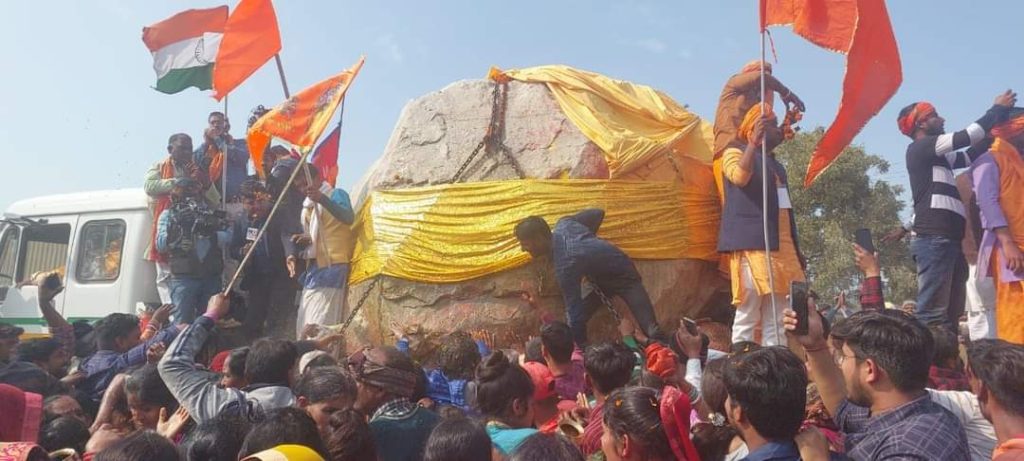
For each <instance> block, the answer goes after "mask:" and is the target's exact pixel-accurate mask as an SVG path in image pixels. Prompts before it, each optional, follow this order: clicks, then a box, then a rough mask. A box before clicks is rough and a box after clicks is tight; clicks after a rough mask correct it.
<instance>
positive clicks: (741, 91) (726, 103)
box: [714, 60, 804, 157]
mask: <svg viewBox="0 0 1024 461" xmlns="http://www.w3.org/2000/svg"><path fill="white" fill-rule="evenodd" d="M763 64H764V71H765V76H764V85H765V93H767V95H766V97H765V101H767V102H768V105H771V104H772V99H773V98H772V96H773V95H774V94H775V93H779V96H780V97H781V98H782V101H783V102H785V103H786V105H793V106H796V108H797V109H798V110H799V111H800V112H803V111H804V103H803V101H801V100H800V98H798V97H797V96H796V95H795V94H793V92H792V91H790V90H789V88H786V86H785V85H783V84H782V82H780V81H779V80H778V79H776V78H775V77H773V76H772V65H771V64H770V63H763ZM761 65H762V61H760V60H754V61H751V62H748V63H747V64H746V65H744V66H743V67H742V68H741V69H740V72H739V73H738V74H736V75H733V76H732V77H729V80H728V81H726V82H725V87H724V88H722V95H721V96H719V98H718V108H717V109H716V110H715V125H714V133H715V157H719V156H721V155H722V152H724V151H725V148H726V147H729V146H730V145H735V146H736V147H740V148H742V147H741V145H740V144H737V141H736V130H737V129H738V128H739V125H740V121H742V120H743V115H744V114H746V113H747V111H749V110H750V107H751V106H753V105H755V104H757V103H759V102H761V96H760V95H759V94H758V93H760V91H761Z"/></svg>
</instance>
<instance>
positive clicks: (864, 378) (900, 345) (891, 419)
mask: <svg viewBox="0 0 1024 461" xmlns="http://www.w3.org/2000/svg"><path fill="white" fill-rule="evenodd" d="M808 304H809V305H810V306H809V307H810V308H811V310H810V312H811V315H809V318H808V325H807V326H808V332H807V334H805V335H796V334H794V333H793V331H794V330H795V329H796V326H797V323H798V320H797V316H796V313H795V312H793V311H792V310H789V309H787V310H786V312H785V318H784V324H785V328H786V331H787V334H788V335H789V336H790V338H792V339H794V340H795V341H796V342H797V343H799V344H800V345H801V346H803V348H804V350H805V351H806V352H807V362H808V367H807V368H808V370H809V371H810V373H811V378H812V381H814V382H815V383H816V384H817V386H818V391H819V393H820V394H821V400H822V402H824V404H825V408H826V409H827V410H828V411H829V413H830V414H832V415H834V416H835V422H836V425H838V426H839V428H840V430H842V431H843V433H844V434H845V435H846V440H845V445H846V454H847V456H849V457H850V458H851V459H857V460H874V459H941V460H950V461H954V460H964V461H967V460H969V459H971V458H970V453H969V451H968V445H967V436H966V435H965V433H964V429H963V427H962V426H961V424H960V421H959V420H957V418H956V417H955V416H954V415H953V414H952V413H950V412H949V411H947V410H946V409H944V408H942V407H941V406H939V405H938V404H937V403H935V402H933V401H932V399H931V397H930V396H929V394H928V393H927V391H926V390H925V385H926V384H927V383H928V368H929V365H930V364H931V357H932V353H933V349H934V344H933V340H932V336H931V334H930V333H929V331H928V329H927V328H926V327H925V326H923V325H922V324H921V323H918V322H917V321H915V320H914V319H913V318H912V317H911V316H909V315H908V314H906V313H904V312H902V311H896V310H887V311H883V312H876V311H862V312H858V313H856V314H854V315H852V316H850V317H849V318H847V319H845V320H843V321H841V322H839V323H838V324H836V326H835V328H833V329H832V332H831V334H830V335H829V339H830V341H827V340H826V335H825V333H824V330H823V328H822V321H821V316H820V315H819V314H817V311H816V310H815V309H814V307H815V306H814V301H813V299H812V300H808Z"/></svg>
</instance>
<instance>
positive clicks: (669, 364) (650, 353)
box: [644, 343, 679, 379]
mask: <svg viewBox="0 0 1024 461" xmlns="http://www.w3.org/2000/svg"><path fill="white" fill-rule="evenodd" d="M644 354H645V355H646V356H647V371H650V372H651V373H654V374H656V375H658V377H660V378H661V379H668V378H670V377H672V376H673V375H675V374H676V368H677V367H678V366H679V364H678V363H679V362H678V360H677V359H676V353H675V352H672V349H669V348H667V347H665V346H663V345H661V344H659V343H651V344H650V345H649V346H647V348H646V349H644Z"/></svg>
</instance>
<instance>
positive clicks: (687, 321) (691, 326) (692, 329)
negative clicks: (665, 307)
mask: <svg viewBox="0 0 1024 461" xmlns="http://www.w3.org/2000/svg"><path fill="white" fill-rule="evenodd" d="M683 325H685V326H686V331H687V332H688V333H690V334H691V335H694V336H697V332H698V330H697V322H695V321H693V319H691V318H689V317H683Z"/></svg>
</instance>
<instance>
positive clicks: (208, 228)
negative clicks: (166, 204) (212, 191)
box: [168, 197, 228, 251]
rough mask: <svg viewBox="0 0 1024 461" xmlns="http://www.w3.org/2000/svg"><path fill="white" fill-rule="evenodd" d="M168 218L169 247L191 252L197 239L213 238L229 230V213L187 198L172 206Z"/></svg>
mask: <svg viewBox="0 0 1024 461" xmlns="http://www.w3.org/2000/svg"><path fill="white" fill-rule="evenodd" d="M170 211H171V212H170V214H169V216H168V237H169V238H168V246H169V247H170V248H171V249H172V250H180V251H190V250H191V249H192V248H193V244H194V243H195V239H196V238H197V237H212V236H213V235H214V234H216V232H217V231H220V230H224V229H227V226H228V223H227V213H225V212H224V211H221V210H211V209H210V207H209V206H207V205H206V203H205V202H202V201H199V200H196V199H195V198H192V197H187V198H184V199H182V200H178V201H175V202H174V203H173V204H172V205H171V210H170Z"/></svg>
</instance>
